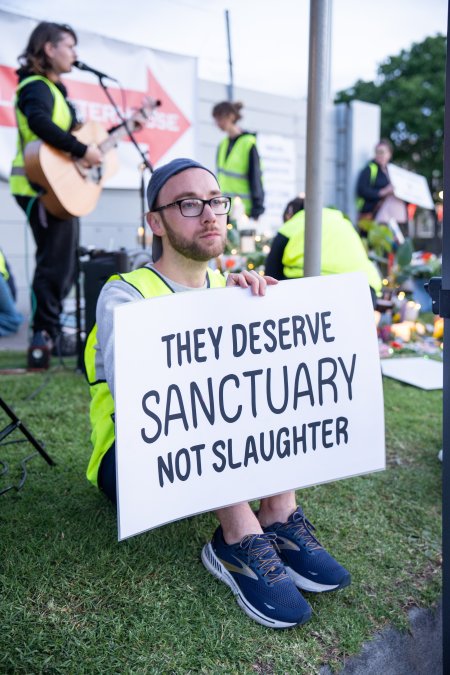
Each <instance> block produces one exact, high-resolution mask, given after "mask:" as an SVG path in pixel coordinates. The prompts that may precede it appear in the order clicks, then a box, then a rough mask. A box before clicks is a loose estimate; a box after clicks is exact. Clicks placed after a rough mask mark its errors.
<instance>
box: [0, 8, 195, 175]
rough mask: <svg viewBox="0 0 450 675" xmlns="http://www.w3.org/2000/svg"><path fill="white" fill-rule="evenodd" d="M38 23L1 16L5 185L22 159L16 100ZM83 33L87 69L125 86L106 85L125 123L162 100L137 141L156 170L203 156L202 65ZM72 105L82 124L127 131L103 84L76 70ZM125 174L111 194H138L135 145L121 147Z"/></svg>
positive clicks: (0, 149) (71, 78)
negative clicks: (199, 122) (199, 121)
mask: <svg viewBox="0 0 450 675" xmlns="http://www.w3.org/2000/svg"><path fill="white" fill-rule="evenodd" d="M36 23H37V22H36V21H35V20H33V19H28V18H25V17H22V16H19V15H16V14H10V13H8V12H3V11H0V31H1V35H2V40H1V41H0V178H2V179H7V178H8V176H9V172H10V168H11V161H12V159H13V157H14V154H15V151H16V140H17V131H16V120H15V114H14V96H15V90H16V86H17V76H16V72H15V71H16V69H17V67H18V61H17V57H18V55H19V54H20V53H21V52H22V51H23V49H24V48H25V45H26V43H27V41H28V37H29V35H30V33H31V31H32V30H33V28H34V27H35V25H36ZM73 28H74V30H75V31H76V32H77V36H78V45H77V53H78V58H79V60H80V61H83V62H84V63H88V64H89V65H90V66H93V67H94V68H96V69H97V70H99V71H101V72H104V73H107V74H108V75H110V76H111V77H113V78H115V79H116V80H117V81H118V82H119V83H120V86H119V85H118V84H117V83H115V82H111V81H110V80H105V81H104V82H105V85H107V87H108V91H109V93H110V95H111V96H112V98H113V100H114V102H115V103H116V105H117V106H118V108H119V110H120V112H121V115H124V116H125V117H129V116H130V115H131V114H132V112H133V111H134V110H136V109H137V108H140V107H141V105H142V104H143V101H144V99H145V97H151V98H154V99H159V100H160V101H161V105H160V106H159V107H158V108H156V109H155V111H154V112H153V114H152V117H151V119H150V121H149V123H148V126H147V127H146V128H145V129H144V130H142V131H140V132H138V133H136V135H135V137H136V140H137V141H138V143H139V145H140V147H141V149H142V151H143V152H144V153H145V154H146V155H147V157H148V158H149V160H150V162H151V163H152V165H153V166H157V165H158V164H161V163H165V162H167V161H169V160H170V159H172V158H174V157H193V156H194V155H195V138H194V121H195V120H194V109H195V100H194V94H195V87H196V79H197V61H196V59H194V58H192V57H186V56H178V55H175V54H169V53H166V52H161V51H157V50H153V49H148V48H146V47H140V46H137V45H132V44H129V43H126V42H121V41H119V40H113V39H110V38H106V37H103V36H101V35H95V34H93V33H90V32H86V31H81V30H80V31H78V30H77V27H76V26H75V25H74V26H73ZM63 80H64V83H65V84H66V86H67V88H68V91H69V98H70V100H71V101H72V102H73V103H74V105H75V106H76V108H77V110H78V112H79V117H80V118H81V120H82V121H84V122H86V121H88V120H95V121H98V122H101V123H102V124H104V126H105V128H109V127H111V126H114V125H116V124H119V123H120V120H119V118H118V116H117V113H116V112H115V110H114V106H113V105H112V104H111V103H110V101H109V100H108V97H107V95H106V93H105V91H104V90H103V89H102V87H101V86H100V84H99V81H98V78H97V77H96V76H95V75H93V74H91V73H88V72H84V71H79V70H76V69H74V70H73V71H72V73H70V74H69V75H66V76H64V78H63ZM118 153H119V161H120V169H119V171H118V173H116V174H115V175H114V176H113V177H112V178H111V179H110V180H109V181H108V184H107V186H106V187H114V188H137V187H138V186H139V184H140V166H141V163H142V159H141V158H140V156H139V153H138V152H137V149H136V148H135V147H134V145H133V143H131V142H130V140H129V139H125V140H124V141H123V142H121V143H120V144H119V147H118Z"/></svg>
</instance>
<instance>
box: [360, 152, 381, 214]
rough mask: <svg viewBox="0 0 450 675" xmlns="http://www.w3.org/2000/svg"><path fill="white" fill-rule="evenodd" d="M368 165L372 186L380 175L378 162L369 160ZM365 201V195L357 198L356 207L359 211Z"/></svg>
mask: <svg viewBox="0 0 450 675" xmlns="http://www.w3.org/2000/svg"><path fill="white" fill-rule="evenodd" d="M367 166H368V167H369V172H370V178H369V183H370V185H371V186H372V185H373V184H374V183H375V181H376V179H377V176H378V164H375V162H369V164H368V165H367ZM365 202H366V200H365V199H364V197H358V198H357V199H356V208H357V209H358V211H361V209H362V207H363V206H364V204H365Z"/></svg>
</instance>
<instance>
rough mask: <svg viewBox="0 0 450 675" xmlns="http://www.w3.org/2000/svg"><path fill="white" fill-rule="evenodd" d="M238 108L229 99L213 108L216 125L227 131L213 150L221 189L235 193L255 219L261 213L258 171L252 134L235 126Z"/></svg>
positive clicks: (233, 194)
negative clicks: (215, 150) (215, 153)
mask: <svg viewBox="0 0 450 675" xmlns="http://www.w3.org/2000/svg"><path fill="white" fill-rule="evenodd" d="M242 107H243V105H242V103H239V102H234V103H233V102H230V101H222V102H221V103H217V104H216V105H215V106H214V107H213V110H212V115H213V117H214V120H215V122H216V125H217V126H218V127H219V129H221V130H222V131H224V132H225V133H226V134H227V136H226V138H224V139H223V140H222V141H221V142H220V144H219V147H218V150H217V157H216V168H217V178H218V180H219V184H220V188H221V190H222V191H223V192H224V193H225V194H227V195H229V196H230V197H236V196H239V197H240V198H241V199H242V203H243V205H244V209H245V213H246V215H247V216H248V217H249V218H252V219H253V220H255V221H256V220H258V218H259V216H261V215H262V214H263V213H264V188H263V182H262V170H261V162H260V159H259V154H258V149H257V147H256V134H254V133H251V132H248V131H244V130H243V129H242V128H241V127H240V126H239V125H238V121H239V120H240V119H241V117H242V115H241V110H242Z"/></svg>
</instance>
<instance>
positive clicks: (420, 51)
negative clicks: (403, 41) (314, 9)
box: [335, 35, 447, 191]
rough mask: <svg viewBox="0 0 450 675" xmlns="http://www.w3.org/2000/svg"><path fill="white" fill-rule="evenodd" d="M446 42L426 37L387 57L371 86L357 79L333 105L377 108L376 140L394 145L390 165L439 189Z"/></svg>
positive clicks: (341, 93)
mask: <svg viewBox="0 0 450 675" xmlns="http://www.w3.org/2000/svg"><path fill="white" fill-rule="evenodd" d="M446 49H447V47H446V38H445V36H443V35H436V36H434V37H428V38H426V39H425V40H424V41H423V42H420V43H413V45H412V46H411V48H410V49H409V50H402V51H401V52H400V54H399V55H398V56H390V57H388V58H387V59H386V60H385V61H384V62H383V63H381V64H380V65H379V67H378V69H377V77H376V79H375V81H373V82H366V81H363V80H358V81H357V82H356V83H355V84H354V85H353V86H352V87H350V88H349V89H345V90H343V91H340V92H338V94H337V97H336V100H335V102H336V103H345V102H349V101H353V100H355V99H356V100H359V101H367V102H369V103H377V104H378V105H380V106H381V136H382V137H384V138H390V140H391V141H392V143H393V144H394V162H395V164H398V165H400V166H403V167H404V168H405V169H409V170H410V171H414V172H416V173H419V174H422V175H424V176H426V178H427V179H428V182H429V184H430V186H431V187H432V189H433V191H437V190H439V189H441V188H442V173H443V141H444V99H445V59H446Z"/></svg>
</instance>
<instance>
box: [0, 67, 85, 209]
mask: <svg viewBox="0 0 450 675" xmlns="http://www.w3.org/2000/svg"><path fill="white" fill-rule="evenodd" d="M36 80H42V82H45V84H46V85H47V86H48V87H49V89H50V91H51V93H52V96H53V110H52V122H53V123H54V124H56V125H57V126H58V127H59V128H60V129H62V130H63V131H69V129H70V127H71V126H72V113H71V110H70V108H69V106H68V105H67V101H66V99H65V98H64V96H63V94H62V93H61V92H60V90H59V89H58V87H57V86H56V84H55V83H54V82H52V81H51V80H48V79H47V78H46V77H44V76H42V75H31V76H30V77H27V78H25V79H24V80H22V82H21V83H20V84H19V86H18V87H17V91H16V101H15V104H14V105H15V111H16V119H17V127H18V129H17V131H18V134H17V152H16V156H15V158H14V160H13V163H12V168H11V175H10V177H9V189H10V191H11V193H12V194H13V195H21V196H23V197H34V196H35V195H36V194H37V192H36V190H34V189H33V188H32V187H31V185H30V183H29V181H28V179H27V176H26V173H25V162H24V156H23V153H24V150H25V146H26V145H27V144H28V143H30V142H31V141H36V140H38V136H36V134H35V133H33V132H32V131H31V129H30V127H29V126H28V120H27V118H26V117H25V115H24V114H23V113H22V112H21V111H20V110H19V107H18V105H17V101H18V98H19V92H20V90H21V89H23V87H25V86H26V85H27V84H29V83H30V82H34V81H36Z"/></svg>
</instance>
